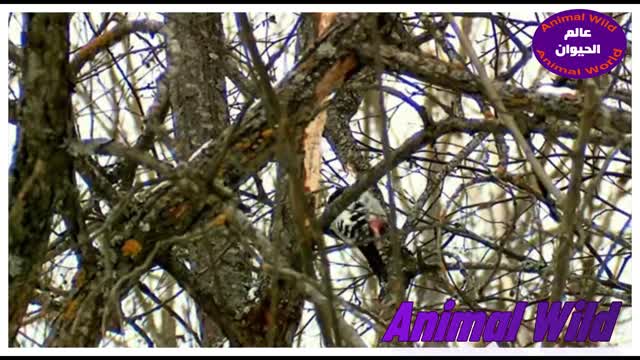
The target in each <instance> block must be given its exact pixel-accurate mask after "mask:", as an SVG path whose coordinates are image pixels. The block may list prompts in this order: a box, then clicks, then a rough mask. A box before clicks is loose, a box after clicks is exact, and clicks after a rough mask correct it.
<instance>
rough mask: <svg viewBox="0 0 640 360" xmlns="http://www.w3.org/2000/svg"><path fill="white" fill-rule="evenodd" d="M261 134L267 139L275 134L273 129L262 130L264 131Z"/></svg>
mask: <svg viewBox="0 0 640 360" xmlns="http://www.w3.org/2000/svg"><path fill="white" fill-rule="evenodd" d="M260 136H262V137H263V138H265V139H269V138H271V137H272V136H273V129H265V130H262V132H261V133H260Z"/></svg>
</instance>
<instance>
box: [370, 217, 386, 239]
mask: <svg viewBox="0 0 640 360" xmlns="http://www.w3.org/2000/svg"><path fill="white" fill-rule="evenodd" d="M386 226H387V223H386V222H385V221H384V220H383V219H381V218H378V217H376V218H373V219H371V220H369V229H371V233H373V236H375V237H380V236H382V234H383V233H384V230H385V227H386Z"/></svg>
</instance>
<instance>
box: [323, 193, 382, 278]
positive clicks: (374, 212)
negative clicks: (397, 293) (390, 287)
mask: <svg viewBox="0 0 640 360" xmlns="http://www.w3.org/2000/svg"><path fill="white" fill-rule="evenodd" d="M343 191H344V188H341V189H338V190H336V191H335V192H333V193H332V194H331V195H330V196H329V200H328V204H331V203H332V202H333V201H334V200H336V199H337V198H338V196H340V194H342V193H343ZM388 227H389V223H388V219H387V215H386V213H385V211H384V208H383V207H382V204H381V202H380V201H379V200H378V199H376V198H375V196H374V195H373V194H372V192H371V191H365V192H363V193H362V194H361V195H360V197H359V198H358V199H357V200H356V201H354V202H352V203H351V204H349V206H348V207H347V208H346V209H345V210H344V211H343V212H341V213H340V215H338V216H337V217H336V218H335V220H334V221H333V222H332V223H331V225H330V226H329V228H328V229H325V233H326V234H328V235H331V236H334V237H337V238H339V239H341V240H342V241H343V242H345V243H346V244H347V245H351V246H356V247H358V249H359V250H360V252H361V253H362V255H364V257H365V258H366V259H367V262H368V263H369V267H370V268H371V271H372V272H373V273H374V274H375V275H376V277H377V278H378V281H379V282H380V286H381V288H384V283H386V281H387V266H386V261H385V257H383V256H382V255H381V251H380V250H381V249H380V247H381V244H380V239H381V238H382V236H383V235H384V234H385V232H386V230H387V229H388Z"/></svg>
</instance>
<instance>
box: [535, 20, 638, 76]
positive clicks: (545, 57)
mask: <svg viewBox="0 0 640 360" xmlns="http://www.w3.org/2000/svg"><path fill="white" fill-rule="evenodd" d="M532 50H533V53H534V54H535V56H536V58H537V59H538V61H539V62H540V64H542V66H544V67H545V68H546V69H547V70H549V71H551V72H552V73H554V74H557V75H560V76H564V77H567V78H573V79H586V78H591V77H595V76H599V75H602V74H604V73H608V72H610V71H611V70H613V68H615V67H616V65H618V64H619V63H620V61H622V59H624V55H625V53H626V51H627V38H626V36H625V33H624V31H623V30H622V27H621V26H620V25H619V24H618V23H617V22H616V21H615V20H614V19H613V18H611V17H610V16H607V15H604V14H602V13H599V12H597V11H592V10H567V11H562V12H559V13H556V14H554V15H552V16H550V17H549V18H547V19H546V20H545V21H543V22H542V24H540V26H538V29H536V32H535V34H534V35H533V44H532Z"/></svg>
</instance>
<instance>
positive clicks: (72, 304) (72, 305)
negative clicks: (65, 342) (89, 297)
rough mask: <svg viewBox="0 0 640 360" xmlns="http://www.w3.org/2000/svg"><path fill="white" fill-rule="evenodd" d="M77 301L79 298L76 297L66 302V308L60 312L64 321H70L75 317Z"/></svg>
mask: <svg viewBox="0 0 640 360" xmlns="http://www.w3.org/2000/svg"><path fill="white" fill-rule="evenodd" d="M79 302H80V300H78V299H72V300H71V301H69V304H67V307H66V309H64V313H63V314H62V317H63V318H64V319H65V320H66V321H71V320H73V319H74V318H75V317H76V312H77V310H78V305H79Z"/></svg>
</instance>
